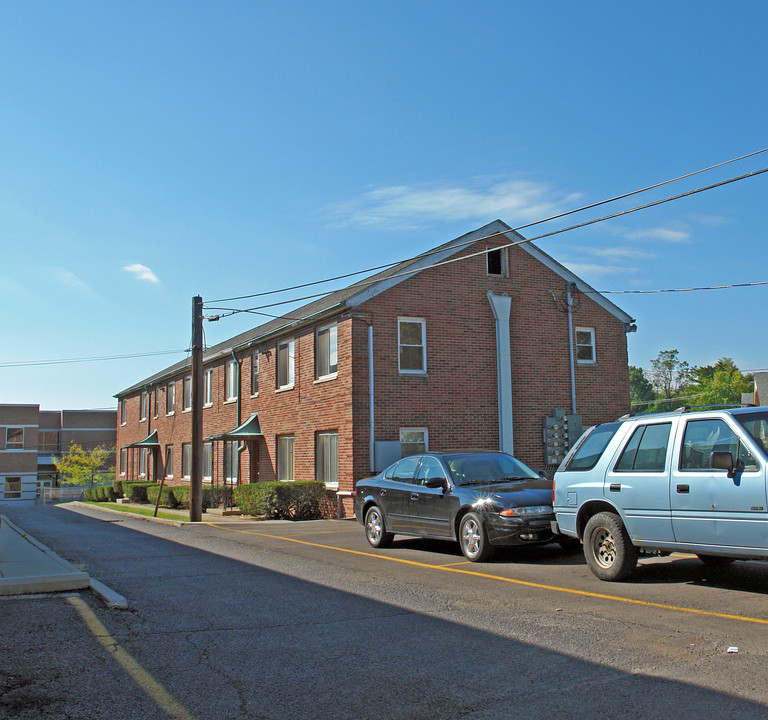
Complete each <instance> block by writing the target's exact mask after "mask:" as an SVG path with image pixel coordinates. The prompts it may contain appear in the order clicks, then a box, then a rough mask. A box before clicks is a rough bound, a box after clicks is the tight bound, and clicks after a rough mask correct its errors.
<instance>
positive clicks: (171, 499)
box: [146, 484, 179, 508]
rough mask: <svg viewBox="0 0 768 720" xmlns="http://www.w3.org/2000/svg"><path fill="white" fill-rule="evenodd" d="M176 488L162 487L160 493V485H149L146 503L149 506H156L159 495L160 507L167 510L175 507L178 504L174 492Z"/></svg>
mask: <svg viewBox="0 0 768 720" xmlns="http://www.w3.org/2000/svg"><path fill="white" fill-rule="evenodd" d="M175 489H176V488H173V487H171V486H170V485H163V492H162V493H161V492H160V485H157V484H156V485H150V486H148V487H147V489H146V490H147V502H148V503H149V504H150V505H155V504H157V496H158V495H160V505H162V506H163V507H167V508H173V507H176V506H177V505H178V504H179V503H178V501H177V500H176V496H175V493H174V490H175Z"/></svg>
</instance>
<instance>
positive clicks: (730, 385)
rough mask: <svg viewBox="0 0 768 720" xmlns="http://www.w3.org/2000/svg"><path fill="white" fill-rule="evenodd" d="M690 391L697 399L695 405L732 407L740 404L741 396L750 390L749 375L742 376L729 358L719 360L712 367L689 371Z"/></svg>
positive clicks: (751, 380)
mask: <svg viewBox="0 0 768 720" xmlns="http://www.w3.org/2000/svg"><path fill="white" fill-rule="evenodd" d="M691 380H692V384H691V390H692V391H693V392H694V393H696V394H697V395H698V396H699V397H697V398H696V404H697V405H732V404H738V403H740V402H741V394H742V393H748V392H750V391H751V390H752V387H753V385H752V382H753V378H752V376H751V375H746V376H745V375H742V373H741V371H740V370H739V369H738V368H737V367H736V363H734V362H733V360H732V359H731V358H720V359H719V360H718V361H717V362H716V363H715V364H714V365H704V366H702V367H695V368H693V369H692V370H691Z"/></svg>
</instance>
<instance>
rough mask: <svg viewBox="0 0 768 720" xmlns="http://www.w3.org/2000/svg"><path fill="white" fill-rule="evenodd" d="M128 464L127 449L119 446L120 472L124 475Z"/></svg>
mask: <svg viewBox="0 0 768 720" xmlns="http://www.w3.org/2000/svg"><path fill="white" fill-rule="evenodd" d="M127 464H128V451H127V450H126V449H125V448H120V474H121V475H125V468H126V465H127Z"/></svg>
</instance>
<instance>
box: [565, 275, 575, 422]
mask: <svg viewBox="0 0 768 720" xmlns="http://www.w3.org/2000/svg"><path fill="white" fill-rule="evenodd" d="M572 285H573V283H568V291H567V292H568V295H567V297H568V348H569V350H570V353H571V412H572V413H573V414H574V415H575V414H576V364H575V362H574V357H573V356H574V352H573V295H571V286H572Z"/></svg>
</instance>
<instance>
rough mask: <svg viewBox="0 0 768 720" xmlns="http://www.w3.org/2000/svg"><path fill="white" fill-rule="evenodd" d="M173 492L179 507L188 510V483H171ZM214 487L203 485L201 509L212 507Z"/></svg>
mask: <svg viewBox="0 0 768 720" xmlns="http://www.w3.org/2000/svg"><path fill="white" fill-rule="evenodd" d="M172 487H173V494H174V497H175V498H176V502H177V504H178V506H179V507H181V508H184V509H185V510H189V493H190V489H189V485H173V486H172ZM215 489H216V488H211V487H206V486H205V485H204V486H203V503H202V504H203V510H205V509H206V508H209V507H213V501H214V492H213V491H214V490H215Z"/></svg>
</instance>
